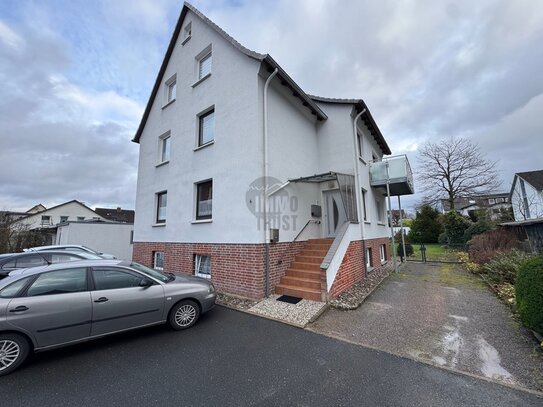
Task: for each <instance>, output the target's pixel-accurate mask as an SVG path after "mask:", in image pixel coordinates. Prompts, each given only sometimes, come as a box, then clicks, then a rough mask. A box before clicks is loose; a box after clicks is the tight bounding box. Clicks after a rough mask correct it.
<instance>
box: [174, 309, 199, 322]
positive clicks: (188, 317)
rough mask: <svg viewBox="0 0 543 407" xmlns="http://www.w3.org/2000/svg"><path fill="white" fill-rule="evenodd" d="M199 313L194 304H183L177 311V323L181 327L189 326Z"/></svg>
mask: <svg viewBox="0 0 543 407" xmlns="http://www.w3.org/2000/svg"><path fill="white" fill-rule="evenodd" d="M197 313H198V312H197V310H196V308H195V307H194V305H192V304H185V305H182V306H181V307H179V309H178V310H177V311H176V313H175V323H176V324H177V325H179V326H181V327H187V326H189V325H190V324H192V323H193V322H194V320H195V319H196V314H197Z"/></svg>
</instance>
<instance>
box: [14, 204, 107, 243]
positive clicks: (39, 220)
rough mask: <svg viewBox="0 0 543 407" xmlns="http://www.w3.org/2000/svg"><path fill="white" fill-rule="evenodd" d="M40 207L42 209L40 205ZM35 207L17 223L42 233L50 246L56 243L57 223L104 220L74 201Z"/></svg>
mask: <svg viewBox="0 0 543 407" xmlns="http://www.w3.org/2000/svg"><path fill="white" fill-rule="evenodd" d="M40 206H41V207H43V205H41V204H40ZM36 207H37V206H35V207H33V208H32V209H30V212H27V215H26V216H24V217H21V218H20V219H19V220H18V221H17V222H19V223H20V224H23V225H25V226H27V227H28V228H29V229H31V230H38V231H40V232H42V233H43V234H44V235H45V236H46V237H47V241H46V243H45V244H52V243H53V242H55V241H56V229H57V225H58V224H59V223H62V222H67V221H71V220H74V221H84V220H105V219H104V218H103V217H102V216H100V215H98V214H97V213H96V212H94V211H93V210H92V209H91V208H89V207H88V206H86V205H85V204H83V203H81V202H79V201H77V200H75V199H74V200H72V201H68V202H64V203H62V204H60V205H56V206H53V207H51V208H48V209H42V208H40V209H39V210H35V208H36ZM43 208H45V207H43Z"/></svg>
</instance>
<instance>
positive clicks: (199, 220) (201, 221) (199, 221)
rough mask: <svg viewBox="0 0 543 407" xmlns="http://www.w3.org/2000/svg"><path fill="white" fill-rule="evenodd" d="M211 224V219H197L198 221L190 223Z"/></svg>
mask: <svg viewBox="0 0 543 407" xmlns="http://www.w3.org/2000/svg"><path fill="white" fill-rule="evenodd" d="M211 222H213V219H198V220H193V221H191V222H190V223H192V224H198V223H211Z"/></svg>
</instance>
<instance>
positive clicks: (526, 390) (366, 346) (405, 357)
mask: <svg viewBox="0 0 543 407" xmlns="http://www.w3.org/2000/svg"><path fill="white" fill-rule="evenodd" d="M305 330H306V331H310V332H313V333H314V334H317V335H322V336H327V337H328V338H332V339H336V340H338V341H341V342H346V343H350V344H351V345H356V346H360V347H362V348H367V349H371V350H373V351H376V352H383V353H387V354H389V355H393V356H396V357H399V358H402V359H407V360H412V361H413V362H418V363H422V364H425V365H427V366H432V367H436V368H439V369H442V370H446V371H448V372H451V373H455V374H458V375H462V376H468V377H471V378H473V379H479V380H483V381H485V382H488V383H493V384H497V385H500V386H503V387H508V388H510V389H513V390H517V391H522V392H524V393H530V394H533V395H535V396H538V397H541V398H542V399H543V392H541V391H538V390H533V389H529V388H527V387H522V386H518V385H514V384H509V383H504V382H501V381H499V380H495V379H491V378H488V377H484V376H478V375H476V374H474V373H470V372H466V371H463V370H458V369H454V368H452V367H448V366H441V365H439V364H437V363H432V362H431V361H428V360H425V359H420V358H416V357H413V356H406V355H402V354H399V353H395V352H390V351H386V350H383V349H379V348H377V347H375V346H372V345H368V344H362V343H359V342H355V341H352V340H350V339H346V338H342V337H341V336H338V335H335V334H329V333H323V332H319V331H317V330H313V329H311V328H310V327H308V328H305Z"/></svg>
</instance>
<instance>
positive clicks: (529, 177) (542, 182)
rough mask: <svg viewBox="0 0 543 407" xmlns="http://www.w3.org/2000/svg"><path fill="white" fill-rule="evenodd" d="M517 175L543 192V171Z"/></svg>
mask: <svg viewBox="0 0 543 407" xmlns="http://www.w3.org/2000/svg"><path fill="white" fill-rule="evenodd" d="M515 175H518V176H519V177H520V178H522V179H523V180H524V181H526V182H527V183H528V184H530V185H531V186H533V187H534V188H535V189H536V190H538V191H543V170H539V171H527V172H517V173H516V174H515Z"/></svg>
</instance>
